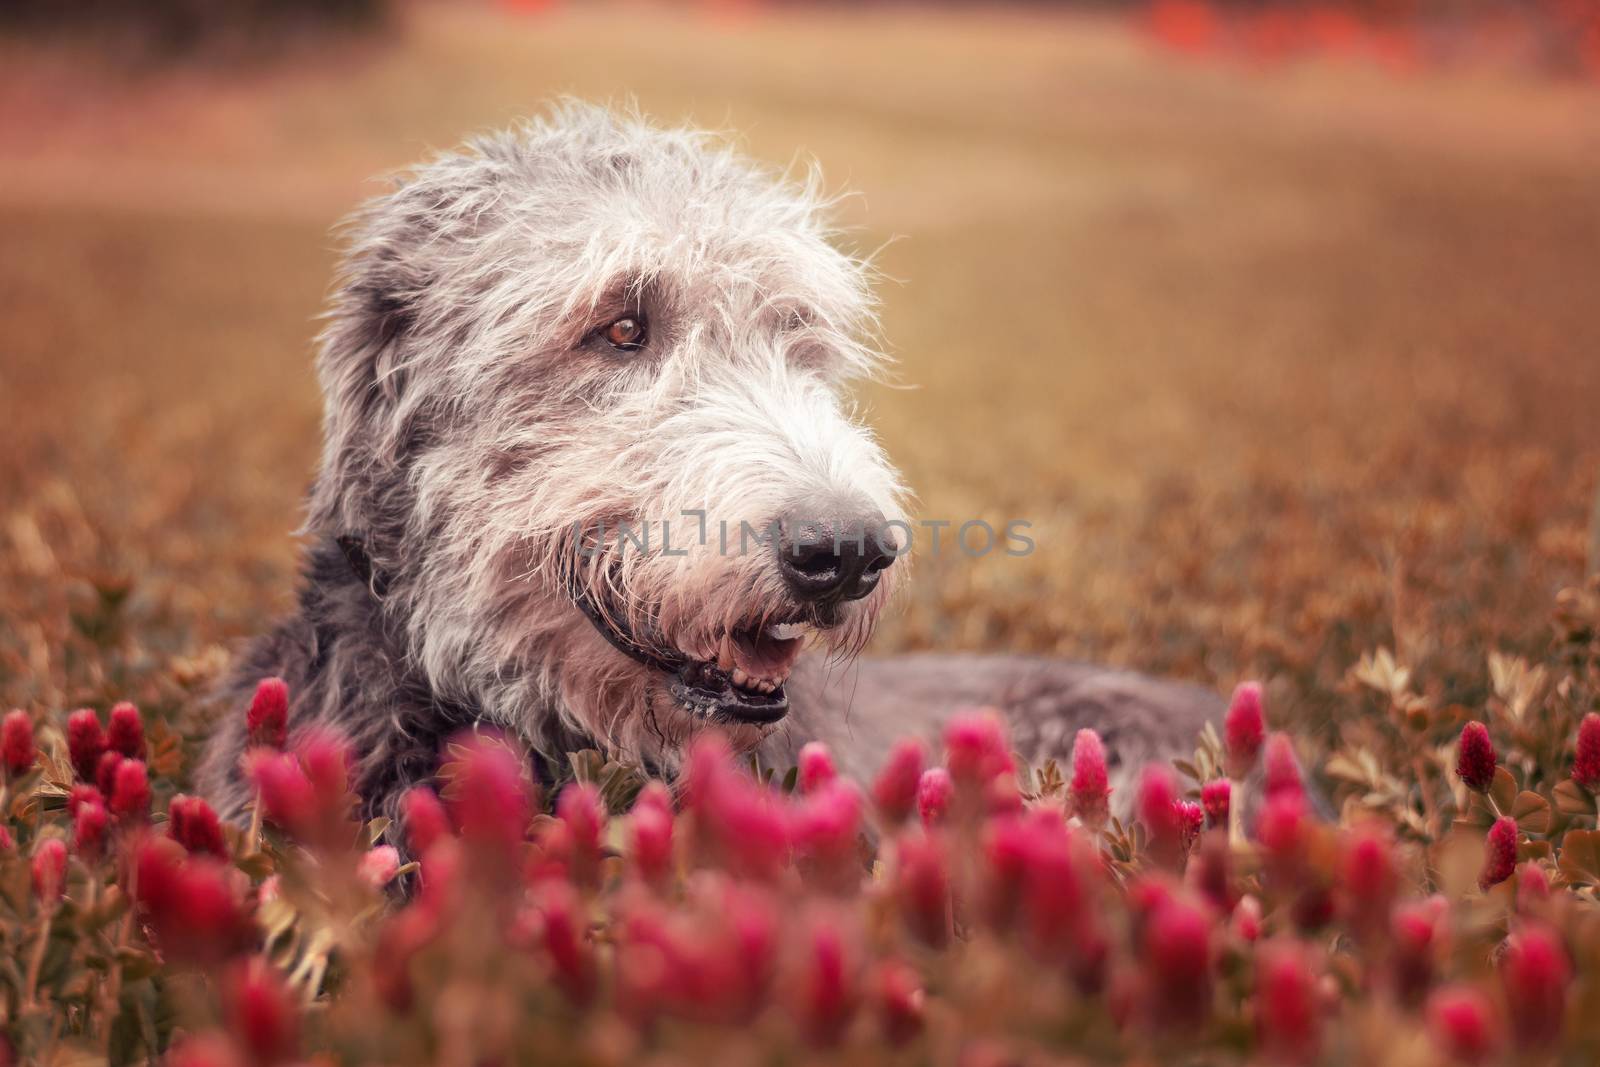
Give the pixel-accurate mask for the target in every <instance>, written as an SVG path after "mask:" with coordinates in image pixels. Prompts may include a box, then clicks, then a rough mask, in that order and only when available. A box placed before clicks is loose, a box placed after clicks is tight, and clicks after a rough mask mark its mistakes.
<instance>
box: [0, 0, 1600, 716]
mask: <svg viewBox="0 0 1600 1067" xmlns="http://www.w3.org/2000/svg"><path fill="white" fill-rule="evenodd" d="M5 48H6V50H5V52H4V54H0V128H4V129H5V130H6V131H7V133H6V146H5V151H4V152H3V153H0V232H3V233H4V234H5V238H4V240H3V241H0V323H3V325H4V334H3V340H0V519H3V525H0V539H3V540H4V544H5V550H4V552H3V554H0V701H3V702H4V703H5V704H7V705H25V706H33V707H48V708H67V707H72V706H75V705H77V704H79V703H85V702H91V701H93V702H102V701H105V700H106V699H108V698H110V697H111V696H128V697H132V698H134V699H137V700H140V701H142V702H143V704H144V706H146V707H148V708H154V709H157V710H163V709H164V710H184V709H187V708H189V707H191V706H192V704H193V702H192V700H191V699H190V694H191V693H193V692H195V691H197V690H198V689H199V688H200V686H201V685H202V684H203V682H204V680H205V678H206V677H207V676H208V675H209V674H211V673H212V672H214V671H215V670H217V669H218V668H219V666H220V665H221V664H222V663H223V662H224V656H225V654H226V650H227V649H229V648H231V647H233V645H234V643H235V642H236V641H237V640H238V639H240V638H241V637H243V636H245V635H248V634H250V633H252V632H254V631H256V630H258V629H259V628H260V627H261V626H262V625H263V622H264V620H265V619H266V618H268V617H269V616H271V615H272V614H274V613H276V612H279V611H281V610H283V609H284V608H285V607H286V605H287V604H288V602H289V598H290V595H291V587H292V579H293V571H294V567H295V560H296V545H295V542H294V540H293V537H292V531H293V530H294V528H295V526H296V525H297V522H298V508H299V499H300V494H301V492H302V490H303V487H304V485H305V483H306V481H307V479H308V477H309V473H310V470H311V466H312V463H313V460H314V457H315V454H316V447H317V437H318V397H317V394H316V391H315V387H314V382H313V380H312V377H311V373H310V362H309V357H310V339H311V337H312V335H313V333H314V331H315V328H316V325H315V321H314V316H315V315H316V314H317V311H318V307H319V301H320V299H321V296H322V293H323V290H324V286H325V285H326V282H327V278H328V276H329V272H330V268H331V265H332V263H333V259H334V254H335V248H336V244H335V241H334V239H333V238H332V237H331V236H330V232H329V231H330V227H331V226H332V225H333V224H334V222H335V221H336V220H337V219H338V218H339V217H340V216H341V215H343V214H344V213H345V212H346V211H348V210H349V209H350V208H351V207H352V206H353V205H354V204H355V203H356V202H357V201H358V200H359V198H360V197H361V196H363V195H364V194H365V193H366V192H368V191H369V190H371V189H373V188H375V187H374V186H372V185H370V184H367V182H368V179H369V178H370V177H371V176H372V175H375V174H379V173H381V172H383V171H385V170H388V169H390V168H393V167H396V166H400V165H402V164H404V163H406V162H408V161H411V160H413V159H415V158H417V157H419V156H420V155H422V154H425V153H426V152H427V151H429V150H431V149H434V148H440V147H445V146H448V145H450V144H452V143H453V142H454V141H456V140H457V139H458V138H459V136H460V135H461V134H462V133H463V132H465V131H469V130H473V129H480V128H484V127H488V126H494V125H498V124H502V123H505V122H507V121H509V120H511V119H513V118H514V117H515V116H518V115H522V114H526V113H529V112H532V111H535V110H537V109H538V108H539V107H540V105H541V103H542V102H543V101H545V100H547V99H549V98H550V97H551V96H553V95H555V94H558V93H574V94H578V95H581V96H584V97H589V98H594V99H602V100H605V99H610V100H625V99H636V100H637V101H638V103H639V104H640V105H641V106H642V107H643V108H644V109H645V110H647V111H648V112H650V113H652V114H654V115H657V116H660V117H661V118H663V119H669V120H676V119H683V118H688V119H693V120H695V121H697V122H700V123H703V124H707V125H711V126H716V127H719V128H725V129H728V130H730V131H732V132H733V133H735V134H736V135H737V136H738V137H739V138H740V139H741V140H742V141H743V143H744V144H745V145H746V146H747V147H748V148H749V150H751V151H752V152H754V153H756V154H757V155H759V156H761V157H763V158H766V159H769V160H771V161H773V162H774V163H777V164H784V163H788V162H790V161H793V160H795V159H797V158H799V159H803V158H806V157H808V156H809V157H814V158H815V159H817V160H818V161H820V163H821V164H822V166H823V167H824V169H825V171H826V173H827V174H828V176H829V178H830V180H831V182H832V183H833V184H834V186H835V187H837V188H839V189H850V190H853V191H855V192H856V193H857V194H859V195H856V196H854V197H852V198H850V199H847V200H846V201H845V202H844V204H843V207H842V211H843V215H844V219H845V221H846V223H847V224H848V225H849V226H850V227H851V231H850V234H849V240H850V241H851V242H852V243H853V244H854V245H855V246H856V247H858V248H861V249H864V250H877V262H878V263H879V265H880V267H881V269H882V271H883V273H884V274H885V276H886V279H887V280H886V282H885V284H884V287H883V299H884V308H883V332H884V336H885V338H886V341H887V344H888V345H889V347H890V348H891V349H892V351H893V352H894V353H895V354H896V356H897V357H898V360H899V364H898V371H897V381H895V382H892V383H885V384H883V385H881V386H873V387H870V388H867V389H866V390H864V392H863V395H862V399H863V401H864V403H865V405H866V406H867V410H868V412H869V417H870V420H871V422H872V423H873V425H874V426H875V427H876V428H877V429H878V431H879V432H880V433H881V434H882V436H883V438H884V440H885V441H886V443H887V445H888V448H889V450H890V452H891V454H892V455H893V456H894V458H895V459H896V460H897V461H898V462H899V463H900V464H901V466H902V467H903V468H904V470H905V471H906V473H907V475H908V478H909V480H910V483H911V484H912V486H913V487H914V488H915V489H916V490H917V492H918V495H919V505H918V510H919V514H921V515H922V516H925V517H929V518H948V519H956V520H958V521H959V520H963V519H966V518H970V517H981V518H986V519H989V520H990V521H995V522H997V523H998V522H1003V521H1005V520H1008V519H1013V518H1017V519H1025V520H1028V521H1031V522H1032V523H1033V524H1034V526H1035V537H1036V540H1037V544H1038V550H1037V552H1036V553H1035V554H1033V555H1032V556H1031V557H1028V558H1026V559H1021V560H1017V559H1004V558H991V559H988V560H984V561H971V560H968V559H966V558H964V557H962V556H959V555H947V556H945V557H944V558H943V559H941V560H938V561H934V560H923V561H921V562H920V563H919V564H917V569H918V574H917V579H916V581H915V582H914V583H913V591H912V592H911V593H910V595H909V596H908V597H907V598H906V600H905V601H904V602H903V604H902V607H901V610H900V611H899V612H898V613H897V614H896V615H895V617H894V618H893V619H892V620H891V621H890V622H889V624H888V625H887V626H886V627H885V628H884V629H883V630H882V631H881V633H880V636H879V638H878V639H877V641H876V642H875V645H874V649H873V651H874V652H877V653H885V652H891V651H894V650H897V649H906V648H923V647H933V648H949V649H956V648H963V649H1026V650H1040V651H1049V652H1055V653H1059V654H1062V655H1068V656H1075V657H1083V658H1091V659H1095V660H1100V661H1106V662H1111V663H1116V664H1123V665H1129V666H1134V667H1139V668H1143V669H1148V670H1151V671H1155V672H1160V673H1166V674H1172V675H1176V676H1181V677H1186V678H1191V679H1195V680H1199V681H1201V682H1204V683H1207V684H1213V685H1216V686H1217V687H1219V688H1224V689H1225V688H1228V687H1231V685H1232V684H1233V683H1234V682H1235V681H1237V680H1238V679H1239V678H1241V677H1246V676H1260V677H1265V678H1267V679H1268V680H1269V681H1270V683H1271V690H1270V692H1271V694H1272V701H1271V706H1272V709H1273V714H1274V715H1275V716H1279V715H1298V716H1301V717H1305V718H1309V719H1311V720H1313V721H1314V720H1316V719H1317V718H1319V717H1322V716H1325V715H1326V714H1327V712H1328V709H1330V708H1331V707H1332V706H1333V704H1334V701H1335V699H1336V698H1335V693H1336V691H1337V690H1338V688H1339V686H1340V684H1341V681H1342V680H1343V679H1344V677H1345V674H1346V671H1347V669H1348V668H1349V667H1350V666H1351V665H1352V664H1353V663H1354V662H1355V661H1356V659H1357V658H1358V657H1359V655H1360V654H1361V653H1362V652H1364V651H1367V650H1370V649H1373V648H1376V647H1379V646H1388V647H1391V648H1394V649H1396V651H1397V652H1398V654H1399V656H1400V658H1401V660H1402V661H1403V662H1406V663H1408V664H1411V665H1414V666H1416V667H1417V668H1418V670H1419V677H1420V679H1421V684H1422V685H1423V687H1424V689H1425V690H1426V691H1427V692H1428V693H1429V694H1430V696H1432V697H1434V698H1435V699H1437V700H1438V701H1440V702H1450V701H1462V702H1466V703H1468V704H1471V703H1474V702H1476V701H1480V700H1481V699H1482V697H1483V694H1484V691H1485V687H1486V686H1487V671H1486V668H1485V657H1486V654H1487V652H1488V651H1490V650H1493V649H1503V650H1509V651H1517V650H1522V651H1534V650H1537V649H1538V648H1540V647H1541V646H1542V644H1543V643H1544V641H1545V639H1546V636H1547V632H1548V624H1547V620H1548V615H1549V610H1550V607H1551V604H1552V602H1553V598H1554V595H1555V593H1556V591H1557V590H1558V589H1560V588H1561V587H1563V586H1565V585H1570V584H1573V583H1574V582H1575V581H1576V580H1577V579H1579V578H1580V577H1581V575H1582V574H1583V572H1584V569H1585V567H1586V564H1587V565H1593V562H1594V560H1595V558H1596V549H1595V548H1594V547H1592V546H1591V537H1592V536H1593V535H1592V534H1591V521H1592V520H1591V509H1592V508H1593V507H1594V504H1595V500H1596V489H1597V474H1600V433H1597V432H1596V425H1597V424H1596V412H1597V411H1600V316H1597V315H1596V314H1595V300H1594V293H1595V279H1596V277H1597V275H1600V197H1596V195H1595V189H1596V188H1597V184H1596V183H1597V181H1600V109H1597V108H1596V107H1595V96H1594V90H1593V89H1592V87H1590V88H1583V87H1580V86H1576V85H1570V86H1569V85H1564V84H1561V83H1547V84H1542V83H1528V84H1521V83H1513V82H1510V81H1505V80H1498V79H1495V78H1492V77H1488V76H1483V77H1473V76H1468V75H1465V74H1461V75H1456V74H1451V75H1437V76H1431V75H1430V76H1423V77H1417V78H1413V79H1409V80H1407V79H1403V78H1400V77H1398V76H1396V75H1392V74H1386V73H1382V72H1378V71H1373V70H1365V69H1361V68H1359V67H1353V66H1349V65H1343V66H1332V65H1318V64H1307V65H1298V66H1295V67H1292V68H1282V69H1246V68H1241V67H1238V66H1219V65H1212V64H1208V63H1205V62H1185V61H1181V60H1179V59H1176V58H1174V57H1171V56H1168V55H1163V54H1161V53H1159V52H1156V51H1154V50H1153V49H1152V48H1151V47H1150V46H1149V45H1148V43H1147V42H1144V41H1142V40H1141V39H1139V38H1138V37H1137V36H1136V35H1133V34H1130V33H1128V32H1127V31H1126V29H1125V28H1123V27H1120V26H1118V25H1114V24H1111V23H1107V22H1101V21H1097V20H1093V19H1088V18H1085V17H1082V16H1076V17H1070V18H1069V17H1064V16H1047V15H1045V14H1041V13H1037V12H1026V11H1007V10H1000V11H988V12H984V13H977V12H971V11H959V10H957V11H948V12H938V13H934V12H929V11H925V10H923V11H919V10H912V9H901V8H896V7H890V8H887V9H884V10H881V11H874V12H871V13H852V12H849V11H847V10H843V9H837V10H827V11H825V13H821V14H818V13H816V12H809V13H803V14H798V13H797V14H787V13H781V12H773V13H770V14H759V15H738V14H728V15H724V16H721V17H717V18H714V17H712V16H709V15H705V14H692V13H682V14H679V13H672V12H670V11H665V10H661V9H656V8H646V7H639V6H631V5H629V6H623V7H620V8H605V9H601V10H594V9H572V10H563V11H560V12H556V13H553V14H549V15H546V16H542V17H538V18H532V17H530V18H525V19H513V18H510V17H509V16H505V15H502V14H495V13H491V12H489V11H486V10H476V9H453V10H446V9H442V8H434V7H418V8H415V9H407V12H406V13H405V14H404V16H403V17H402V18H401V19H400V20H399V21H398V22H397V24H396V25H395V26H394V27H393V28H391V29H390V30H389V31H388V32H387V33H386V34H385V35H384V36H383V37H381V38H380V39H378V40H375V41H368V42H363V43H359V44H345V45H335V46H330V48H329V49H325V50H319V51H316V52H311V53H297V54H295V55H293V56H291V57H289V58H287V59H285V60H282V61H280V62H276V63H266V62H258V63H249V64H243V65H239V64H233V63H221V62H216V63H206V62H203V61H202V62H200V63H197V64H193V65H187V66H184V67H181V68H178V69H170V70H161V71H149V70H141V69H129V68H110V67H107V66H105V65H104V64H101V63H97V62H96V61H94V60H92V59H90V58H89V57H86V56H82V55H76V54H72V53H62V52H54V51H33V50H27V49H25V48H24V47H23V46H20V45H15V44H13V45H8V46H5Z"/></svg>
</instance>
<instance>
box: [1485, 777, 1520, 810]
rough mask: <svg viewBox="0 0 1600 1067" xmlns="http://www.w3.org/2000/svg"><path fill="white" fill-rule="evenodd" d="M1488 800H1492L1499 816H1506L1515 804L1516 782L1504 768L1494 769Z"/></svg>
mask: <svg viewBox="0 0 1600 1067" xmlns="http://www.w3.org/2000/svg"><path fill="white" fill-rule="evenodd" d="M1489 799H1491V800H1493V801H1494V803H1495V807H1497V808H1499V809H1500V814H1502V815H1508V814H1510V812H1511V808H1512V806H1513V805H1515V804H1516V802H1517V780H1516V779H1515V778H1513V777H1512V776H1511V772H1510V771H1508V770H1506V769H1505V768H1504V767H1496V768H1495V769H1494V781H1493V782H1492V783H1490V785H1489Z"/></svg>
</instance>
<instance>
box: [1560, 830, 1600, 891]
mask: <svg viewBox="0 0 1600 1067" xmlns="http://www.w3.org/2000/svg"><path fill="white" fill-rule="evenodd" d="M1556 865H1557V866H1558V867H1560V868H1561V876H1562V877H1563V878H1565V879H1566V880H1567V882H1568V883H1569V884H1571V885H1600V830H1568V831H1567V835H1566V837H1564V838H1562V841H1561V858H1560V859H1559V860H1557V863H1556Z"/></svg>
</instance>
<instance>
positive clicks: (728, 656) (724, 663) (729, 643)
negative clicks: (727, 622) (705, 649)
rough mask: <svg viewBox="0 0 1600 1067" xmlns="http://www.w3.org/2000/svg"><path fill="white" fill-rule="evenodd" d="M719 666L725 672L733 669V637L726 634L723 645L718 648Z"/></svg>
mask: <svg viewBox="0 0 1600 1067" xmlns="http://www.w3.org/2000/svg"><path fill="white" fill-rule="evenodd" d="M717 666H718V667H720V668H722V669H723V670H725V671H726V670H732V669H733V637H732V636H731V635H728V634H724V635H723V637H722V644H721V645H719V646H718V647H717Z"/></svg>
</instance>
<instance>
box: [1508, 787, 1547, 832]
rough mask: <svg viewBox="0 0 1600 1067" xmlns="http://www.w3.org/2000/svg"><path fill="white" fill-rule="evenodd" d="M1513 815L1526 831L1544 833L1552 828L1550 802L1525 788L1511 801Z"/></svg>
mask: <svg viewBox="0 0 1600 1067" xmlns="http://www.w3.org/2000/svg"><path fill="white" fill-rule="evenodd" d="M1511 817H1512V818H1513V819H1515V820H1517V828H1518V829H1520V830H1522V831H1523V832H1524V833H1529V834H1542V833H1544V832H1545V831H1547V830H1549V829H1550V802H1549V801H1548V800H1546V799H1545V798H1544V797H1542V796H1540V795H1539V794H1538V793H1534V792H1530V791H1529V790H1526V789H1524V790H1523V791H1522V792H1520V793H1518V794H1517V797H1516V799H1515V800H1514V801H1512V803H1511Z"/></svg>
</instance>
